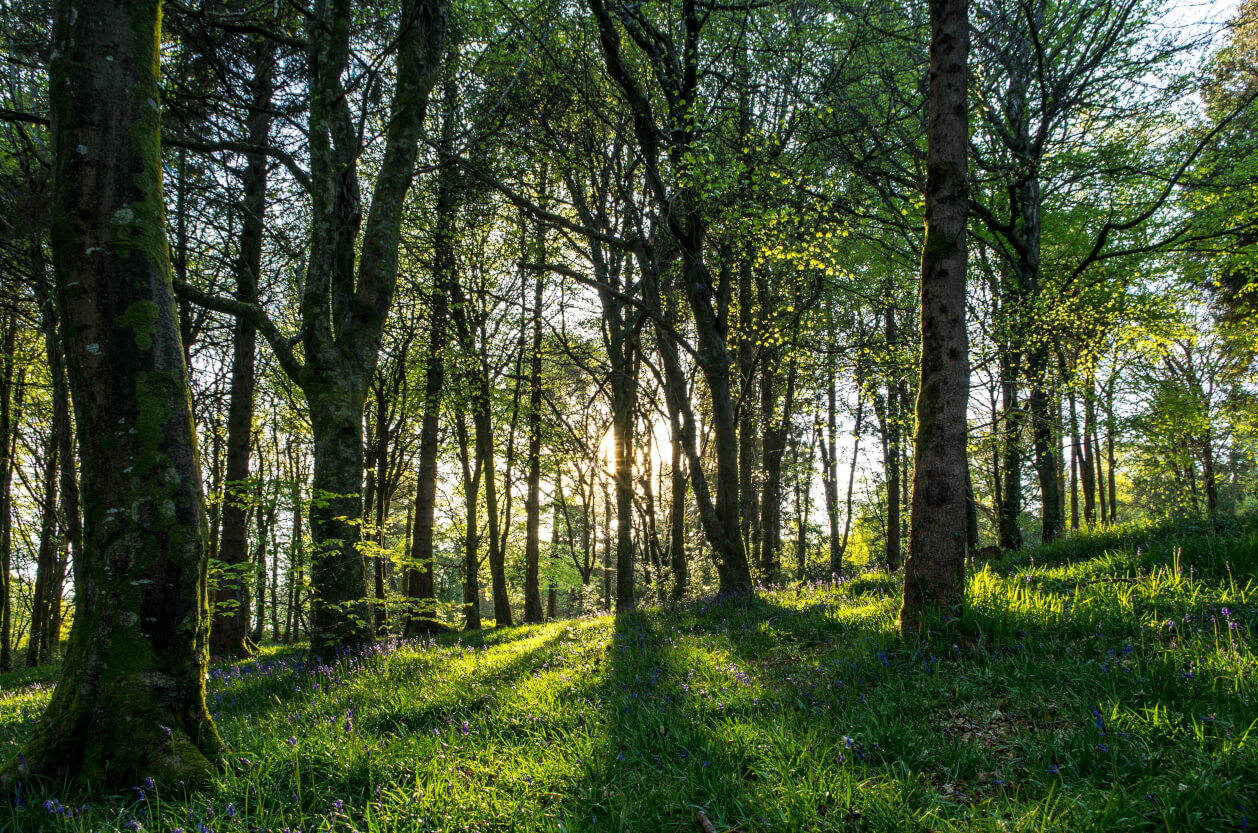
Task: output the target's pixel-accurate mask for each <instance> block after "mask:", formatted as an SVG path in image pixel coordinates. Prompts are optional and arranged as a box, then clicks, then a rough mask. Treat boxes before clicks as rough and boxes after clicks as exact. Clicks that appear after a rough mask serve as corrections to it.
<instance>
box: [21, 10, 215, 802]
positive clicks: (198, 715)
mask: <svg viewBox="0 0 1258 833" xmlns="http://www.w3.org/2000/svg"><path fill="white" fill-rule="evenodd" d="M160 19H161V15H160V6H159V4H158V3H157V2H156V0H149V1H148V2H144V1H143V0H141V2H133V3H129V4H126V5H123V4H118V3H111V2H99V0H88V2H86V3H83V2H79V3H76V4H73V5H71V4H70V3H60V4H58V9H57V22H56V33H55V37H54V42H55V44H56V49H55V50H54V54H55V58H54V59H53V61H52V64H51V67H50V73H49V78H50V89H51V95H52V147H53V204H54V207H55V214H54V221H53V232H52V234H53V236H52V242H53V258H54V268H55V271H56V282H57V296H58V303H59V305H60V309H61V313H62V316H63V326H64V327H65V341H66V353H67V355H68V357H69V358H70V361H69V362H68V364H69V381H70V390H71V395H72V397H73V401H74V410H75V417H76V422H77V425H78V426H79V437H80V455H81V459H82V497H83V512H84V520H85V523H84V529H85V535H84V541H83V563H82V564H80V565H78V569H77V570H76V588H75V589H76V594H75V595H76V600H77V608H76V611H75V619H74V626H73V629H72V631H71V635H70V643H69V648H68V650H67V656H66V660H65V666H64V668H63V671H62V674H61V678H60V680H59V681H58V683H57V687H56V690H55V691H54V692H53V695H52V699H51V701H50V702H49V704H48V708H47V709H46V710H45V712H44V713H43V715H42V716H41V717H40V720H39V725H38V727H37V729H36V730H35V733H34V736H33V737H32V739H31V740H30V741H29V742H28V743H27V744H26V746H25V747H24V748H23V755H22V757H21V758H19V759H18V760H16V761H11V762H10V763H9V764H8V765H7V767H6V768H5V770H4V778H5V779H6V780H8V781H12V780H14V779H16V778H30V777H32V776H40V777H47V778H52V779H56V780H60V779H62V778H66V777H76V776H77V777H82V778H84V779H86V780H89V781H92V782H101V783H104V784H107V785H110V786H114V787H120V786H129V785H132V784H136V783H138V782H139V780H140V779H141V778H143V777H147V776H153V777H157V778H160V779H162V780H163V781H168V782H174V781H177V780H182V781H184V782H186V783H190V784H196V783H200V782H203V781H205V780H206V779H207V778H208V776H209V774H210V767H211V764H210V761H211V759H212V758H214V757H215V756H216V755H217V754H218V752H219V750H220V749H221V747H222V742H221V740H220V739H219V737H218V733H217V732H216V731H215V728H214V723H213V721H212V720H211V719H210V716H209V713H208V712H207V711H206V706H205V669H206V638H207V635H208V627H209V617H208V602H207V599H206V596H205V579H206V568H207V553H206V544H207V526H206V516H205V500H204V497H203V495H202V492H201V476H200V470H199V468H198V464H197V458H196V445H195V440H194V437H193V433H192V419H191V407H192V405H191V400H190V397H189V390H188V370H187V367H186V365H185V363H184V353H183V348H182V345H181V343H180V339H179V330H178V325H177V322H176V320H175V315H174V310H175V304H174V295H173V292H172V288H171V277H170V272H169V263H168V259H167V249H166V236H165V233H166V230H165V219H164V215H165V212H164V207H163V202H162V187H161V178H162V168H161V143H160V133H159V123H158V107H157V101H158V99H159V98H160V92H159V89H158V77H157V66H158V52H159V48H160V43H161V26H160Z"/></svg>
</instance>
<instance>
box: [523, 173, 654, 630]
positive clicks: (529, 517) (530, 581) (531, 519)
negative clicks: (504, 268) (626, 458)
mask: <svg viewBox="0 0 1258 833" xmlns="http://www.w3.org/2000/svg"><path fill="white" fill-rule="evenodd" d="M543 178H544V175H543ZM537 237H538V238H539V239H537V240H535V241H534V246H535V248H536V249H538V250H540V253H541V255H542V256H541V257H539V258H538V259H539V260H545V259H546V258H545V247H546V239H545V234H544V232H543V231H542V230H541V226H540V224H539V225H538V235H537ZM543 288H544V287H543V283H542V273H541V272H540V271H539V272H537V273H536V274H535V275H534V277H533V308H532V315H531V318H532V321H531V324H532V330H533V332H532V337H533V338H532V342H533V343H532V348H531V350H530V351H529V407H528V414H527V417H526V419H525V425H526V427H527V430H528V438H529V439H528V462H527V465H528V477H527V488H526V492H525V499H524V514H525V541H524V621H525V622H526V623H528V624H538V623H540V622H542V621H543V620H544V619H545V618H546V612H545V611H544V610H543V609H542V596H541V586H540V583H539V582H540V576H539V567H540V560H541V551H542V542H541V512H542V505H541V481H542V290H543ZM617 440H619V437H618V438H617ZM630 586H631V587H632V578H631V580H630ZM630 592H631V593H632V591H630Z"/></svg>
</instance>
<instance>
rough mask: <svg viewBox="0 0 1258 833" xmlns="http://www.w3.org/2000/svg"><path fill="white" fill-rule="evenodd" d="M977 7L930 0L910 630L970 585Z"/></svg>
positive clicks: (904, 627)
mask: <svg viewBox="0 0 1258 833" xmlns="http://www.w3.org/2000/svg"><path fill="white" fill-rule="evenodd" d="M968 11H969V10H968V0H931V2H930V81H929V84H930V90H929V94H928V98H927V115H926V141H927V150H926V241H925V245H924V246H923V249H922V289H921V316H922V317H921V335H922V349H921V360H920V361H921V374H920V378H921V388H920V390H919V392H918V396H917V413H916V416H917V424H916V433H915V435H914V450H915V458H914V466H913V493H912V497H911V505H910V509H909V513H910V514H909V553H908V558H907V559H906V561H905V563H904V605H903V607H902V608H901V610H900V629H901V632H902V633H904V634H909V633H913V632H916V631H918V630H919V629H920V628H921V625H922V618H923V615H924V614H925V613H926V610H927V609H928V608H929V607H935V608H939V609H947V608H951V607H954V606H956V605H959V604H960V602H961V593H962V590H963V587H964V585H963V578H964V572H965V531H966V530H965V517H966V466H967V462H966V439H967V424H966V406H967V404H968V400H969V386H970V367H969V340H968V335H967V333H966V304H965V291H966V233H965V232H966V218H967V214H968V210H969V188H968V177H967V146H968V137H969V123H968V114H967V110H966V103H967V102H966V61H967V56H968V53H969V19H968V18H969V14H968Z"/></svg>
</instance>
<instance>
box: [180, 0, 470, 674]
mask: <svg viewBox="0 0 1258 833" xmlns="http://www.w3.org/2000/svg"><path fill="white" fill-rule="evenodd" d="M446 16H447V11H446V5H445V2H444V0H404V2H403V3H402V4H401V9H400V14H399V16H398V24H397V27H396V36H395V37H394V38H393V41H392V43H391V46H392V48H393V49H394V50H395V51H396V71H395V78H394V91H393V98H392V101H391V102H390V113H389V118H388V121H387V127H386V128H385V130H384V148H383V152H382V156H381V159H380V166H379V169H378V172H377V174H376V177H375V180H374V182H373V183H372V190H371V201H370V206H369V207H368V209H367V212H366V215H367V216H366V221H365V223H364V222H363V197H362V192H361V187H360V181H359V166H360V164H361V160H362V156H363V152H364V150H365V148H364V136H363V131H362V130H360V129H359V128H358V127H357V126H356V122H357V123H359V124H361V120H356V119H355V118H354V114H353V112H352V109H351V104H352V102H353V101H354V97H353V96H352V95H351V92H350V90H349V89H348V87H347V85H353V84H358V83H367V84H368V85H369V86H372V85H374V84H375V83H376V82H375V81H370V82H368V81H367V80H366V79H363V78H357V77H352V76H351V71H350V55H351V41H352V37H351V34H352V30H353V28H354V24H355V16H354V9H353V4H352V3H350V2H349V0H319V1H318V2H316V3H315V4H314V7H313V9H312V13H311V15H310V17H309V26H308V35H307V55H306V58H307V64H308V70H309V89H310V118H309V122H310V126H309V134H310V146H309V153H310V175H309V178H308V181H309V186H310V197H311V207H312V223H311V233H310V256H309V263H308V266H307V268H306V274H305V280H304V283H303V285H302V287H301V301H300V311H301V315H300V317H301V331H300V333H299V335H298V337H296V338H288V337H286V336H285V335H283V334H282V333H281V332H280V330H279V328H278V326H277V325H276V324H275V323H274V322H273V321H272V320H271V319H270V317H269V316H268V315H267V314H266V312H265V311H264V310H263V309H262V308H261V306H259V305H258V304H252V303H249V302H246V301H238V300H232V299H225V298H218V297H211V296H209V295H207V294H206V293H202V292H197V291H196V290H195V289H192V288H191V287H187V286H181V287H180V291H181V294H183V295H185V296H187V297H189V298H191V299H192V300H195V301H198V302H200V303H202V304H205V305H207V306H211V307H214V308H217V309H219V310H221V311H224V312H229V313H233V314H235V315H238V316H246V317H249V318H250V319H251V320H252V321H253V322H254V323H255V325H256V326H257V327H258V331H259V332H260V333H261V334H262V335H263V337H264V338H265V339H266V341H267V342H268V343H269V344H270V346H271V349H272V351H273V352H274V354H275V356H276V358H277V360H278V361H279V364H280V366H281V367H282V368H283V370H284V371H285V373H287V374H288V376H289V377H290V378H291V379H292V380H293V381H294V382H295V383H296V384H297V385H298V386H299V387H300V388H301V390H302V392H303V393H304V395H305V398H306V402H307V404H308V405H309V408H310V422H311V432H312V435H313V441H314V454H313V457H314V479H313V483H312V489H313V499H312V501H311V509H310V529H311V536H312V538H313V541H314V553H313V563H312V565H311V580H312V581H311V583H312V586H313V589H314V597H313V598H312V600H311V601H312V607H313V622H312V630H311V648H312V650H314V651H315V652H316V653H322V652H325V651H328V650H332V649H335V648H336V647H339V646H345V645H352V644H355V643H360V642H364V641H368V640H370V639H371V638H372V636H373V634H372V627H371V617H370V615H369V611H368V610H367V601H368V599H367V581H366V566H365V564H364V561H363V556H362V554H361V553H360V552H359V550H358V548H357V546H356V545H357V542H358V541H359V538H360V534H361V530H360V521H361V519H362V517H363V504H362V480H363V463H364V457H365V454H364V449H363V414H364V411H365V408H366V400H367V392H368V387H369V384H370V381H371V378H372V374H373V373H374V371H375V368H376V365H377V363H378V361H379V357H380V343H381V338H382V335H383V331H384V326H385V322H386V320H387V317H388V313H389V310H390V308H391V306H392V304H393V296H394V292H395V290H396V286H397V259H398V238H399V233H400V227H401V222H402V213H403V212H402V206H403V202H404V200H405V198H406V195H407V192H408V191H409V189H410V185H411V180H412V177H413V174H414V169H415V160H416V158H417V156H418V142H419V136H420V132H421V130H422V128H423V123H424V116H425V113H426V112H427V107H428V98H429V93H430V92H431V91H432V87H433V85H434V84H435V83H436V80H437V77H438V75H439V72H440V69H441V64H442V60H443V56H444V50H445V34H446ZM356 71H357V70H355V72H356ZM297 342H300V344H301V346H302V356H301V357H300V358H299V357H298V355H297V354H296V353H295V352H294V350H293V345H294V344H295V343H297Z"/></svg>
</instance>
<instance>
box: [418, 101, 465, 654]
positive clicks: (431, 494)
mask: <svg viewBox="0 0 1258 833" xmlns="http://www.w3.org/2000/svg"><path fill="white" fill-rule="evenodd" d="M453 86H454V85H453V81H452V80H447V82H446V84H445V93H444V97H445V99H446V114H445V116H444V117H443V118H442V126H441V146H442V148H443V151H444V154H443V155H445V156H448V155H449V151H450V147H451V143H452V142H453V137H454V116H453V110H454V104H455V102H454V92H453ZM456 175H457V170H456V169H455V167H454V163H453V162H452V161H449V160H448V159H445V160H443V161H442V163H441V170H440V172H439V177H440V180H439V182H438V185H437V211H436V217H437V220H436V229H435V233H434V235H433V270H432V292H431V295H430V298H431V310H432V312H431V316H432V318H431V327H430V329H429V339H428V355H427V357H426V358H425V369H424V418H423V422H422V423H421V425H420V431H419V468H418V472H417V474H418V477H417V479H416V485H415V520H414V524H415V526H414V530H413V537H412V539H411V552H410V556H411V568H410V569H409V570H408V571H407V587H406V595H407V597H408V598H409V601H410V603H411V604H412V605H413V606H414V607H413V609H412V610H411V613H410V615H409V616H408V617H407V620H406V635H407V636H417V635H418V634H420V633H423V632H425V631H427V630H429V629H431V628H432V627H433V626H434V624H435V623H436V617H437V592H436V584H435V581H434V578H435V577H434V575H433V569H434V566H435V565H434V563H433V559H434V556H435V553H434V550H433V532H434V522H435V518H436V511H437V457H438V455H439V454H440V451H441V444H440V435H439V428H440V425H439V421H440V417H441V399H442V390H443V388H444V387H445V341H446V319H447V318H448V316H449V292H450V286H451V285H452V283H453V282H454V281H456V280H457V276H456V275H455V269H456V268H457V267H456V264H455V257H454V221H455V212H456V211H457V209H458V205H457V199H456V194H455V176H456Z"/></svg>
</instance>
